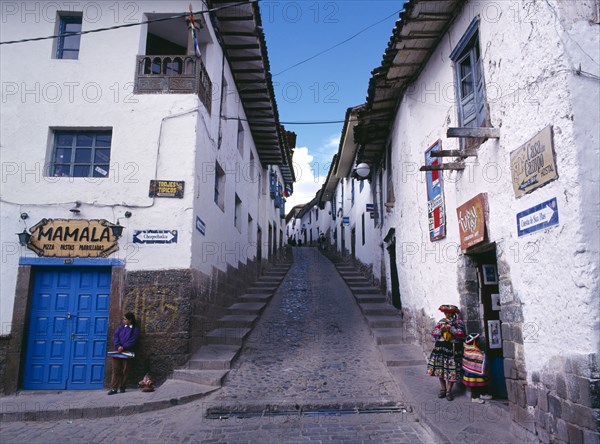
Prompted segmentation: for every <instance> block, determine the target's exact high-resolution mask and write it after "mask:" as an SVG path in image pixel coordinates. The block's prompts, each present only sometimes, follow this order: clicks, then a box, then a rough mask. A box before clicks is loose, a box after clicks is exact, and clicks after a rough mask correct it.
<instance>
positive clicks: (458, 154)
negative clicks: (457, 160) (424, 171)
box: [429, 150, 477, 157]
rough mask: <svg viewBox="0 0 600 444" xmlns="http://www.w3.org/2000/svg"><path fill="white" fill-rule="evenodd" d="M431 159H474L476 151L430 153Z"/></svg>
mask: <svg viewBox="0 0 600 444" xmlns="http://www.w3.org/2000/svg"><path fill="white" fill-rule="evenodd" d="M429 155H430V156H431V157H476V156H477V150H464V151H461V150H440V151H430V152H429Z"/></svg>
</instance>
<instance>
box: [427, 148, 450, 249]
mask: <svg viewBox="0 0 600 444" xmlns="http://www.w3.org/2000/svg"><path fill="white" fill-rule="evenodd" d="M441 149H442V141H441V140H438V141H437V142H435V143H434V144H433V145H431V146H430V147H429V148H428V149H427V151H425V165H426V166H430V165H438V164H440V163H441V159H442V158H441V157H432V156H431V153H432V152H433V151H439V150H441ZM425 178H426V182H427V215H428V218H429V240H430V241H431V242H433V241H436V240H439V239H443V238H444V237H446V206H445V205H444V187H443V178H442V172H441V171H427V172H426V173H425Z"/></svg>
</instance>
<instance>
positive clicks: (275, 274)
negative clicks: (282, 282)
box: [261, 271, 287, 279]
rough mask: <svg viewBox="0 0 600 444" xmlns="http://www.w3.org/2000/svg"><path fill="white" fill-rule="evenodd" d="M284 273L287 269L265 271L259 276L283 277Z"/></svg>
mask: <svg viewBox="0 0 600 444" xmlns="http://www.w3.org/2000/svg"><path fill="white" fill-rule="evenodd" d="M286 274H287V271H267V272H266V273H265V274H263V275H262V276H261V278H263V277H268V278H278V279H283V278H284V277H285V275H286Z"/></svg>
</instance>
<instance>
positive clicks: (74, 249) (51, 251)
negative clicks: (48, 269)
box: [27, 219, 119, 257]
mask: <svg viewBox="0 0 600 444" xmlns="http://www.w3.org/2000/svg"><path fill="white" fill-rule="evenodd" d="M113 225H114V224H112V223H110V222H108V221H107V220H104V219H92V220H79V219H77V220H75V219H42V220H41V221H40V222H38V223H37V224H36V225H34V226H33V227H32V228H31V230H30V231H31V240H30V241H29V244H27V248H29V249H30V250H33V251H35V252H36V253H37V255H38V256H43V257H106V256H108V255H109V254H112V253H114V252H115V251H117V250H118V249H119V245H118V238H117V237H116V236H115V235H114V234H113V233H112V230H111V227H112V226H113Z"/></svg>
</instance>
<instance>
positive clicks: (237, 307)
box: [227, 302, 267, 315]
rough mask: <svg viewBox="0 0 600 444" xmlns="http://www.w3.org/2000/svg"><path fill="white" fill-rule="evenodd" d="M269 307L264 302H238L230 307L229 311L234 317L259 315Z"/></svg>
mask: <svg viewBox="0 0 600 444" xmlns="http://www.w3.org/2000/svg"><path fill="white" fill-rule="evenodd" d="M265 305H267V304H266V303H264V302H238V303H236V304H233V305H230V306H229V307H228V308H227V310H228V312H229V314H234V315H258V314H260V313H261V312H262V311H263V309H264V308H265Z"/></svg>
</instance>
